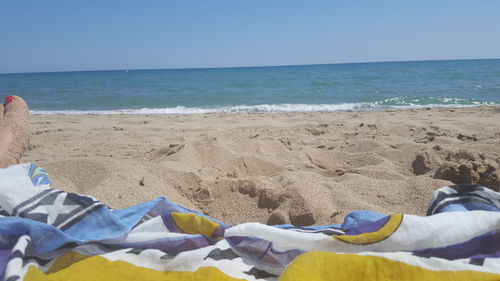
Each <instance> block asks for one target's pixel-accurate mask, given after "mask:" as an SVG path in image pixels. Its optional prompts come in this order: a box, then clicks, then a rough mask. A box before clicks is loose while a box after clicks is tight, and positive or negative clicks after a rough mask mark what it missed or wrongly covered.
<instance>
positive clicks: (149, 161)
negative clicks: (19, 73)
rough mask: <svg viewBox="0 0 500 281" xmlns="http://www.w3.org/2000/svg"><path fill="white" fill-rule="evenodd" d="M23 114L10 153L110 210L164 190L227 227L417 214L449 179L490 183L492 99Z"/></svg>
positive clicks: (499, 122)
mask: <svg viewBox="0 0 500 281" xmlns="http://www.w3.org/2000/svg"><path fill="white" fill-rule="evenodd" d="M30 118H31V119H30V126H31V133H32V135H31V144H30V150H29V151H27V152H26V155H25V156H24V157H23V159H22V162H32V163H36V164H39V165H40V166H42V167H44V168H45V169H46V170H47V171H48V172H49V174H50V176H51V179H52V182H53V187H54V188H58V189H62V190H66V191H70V192H77V193H83V194H90V195H92V196H94V197H96V198H98V199H100V200H101V201H102V202H104V203H105V204H108V205H110V206H111V207H113V208H124V207H128V206H131V205H133V204H137V203H141V202H144V201H146V200H151V199H153V198H156V197H158V196H165V197H166V198H167V199H169V200H171V201H174V202H176V203H178V204H181V205H184V206H186V207H188V208H192V209H194V210H197V211H201V212H203V213H205V214H208V215H210V216H213V217H214V218H217V219H220V220H222V221H224V222H226V223H229V224H236V223H242V222H248V221H258V222H262V223H270V224H280V223H293V224H296V225H309V224H329V223H338V222H341V221H342V218H343V216H344V215H346V214H347V213H348V212H351V211H353V210H358V209H367V210H373V211H378V212H383V213H401V212H403V213H410V214H419V215H425V212H426V207H427V204H428V202H429V200H430V197H431V194H432V192H433V191H434V190H435V189H437V188H439V187H442V186H445V185H448V184H450V183H451V182H450V180H451V181H454V182H473V183H481V184H483V185H486V186H488V187H490V188H493V189H495V190H498V189H499V187H500V183H499V163H500V107H475V108H462V109H430V110H408V111H377V112H368V111H365V112H334V113H321V112H318V113H290V114H202V115H160V116H153V115H146V116H144V115H73V116H61V115H32V116H31V117H30Z"/></svg>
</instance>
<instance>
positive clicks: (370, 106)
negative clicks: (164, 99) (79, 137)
mask: <svg viewBox="0 0 500 281" xmlns="http://www.w3.org/2000/svg"><path fill="white" fill-rule="evenodd" d="M480 105H494V103H475V104H472V105H470V104H469V105H464V104H427V105H419V104H409V105H381V104H378V103H343V104H261V105H236V106H221V107H215V108H202V107H185V106H177V107H169V108H141V109H114V110H31V111H30V113H31V114H61V115H83V114H92V115H110V114H132V115H145V114H152V115H166V114H204V113H287V112H334V111H346V110H358V111H362V110H398V109H399V110H407V109H419V108H427V107H433V108H435V107H447V108H448V107H471V106H480Z"/></svg>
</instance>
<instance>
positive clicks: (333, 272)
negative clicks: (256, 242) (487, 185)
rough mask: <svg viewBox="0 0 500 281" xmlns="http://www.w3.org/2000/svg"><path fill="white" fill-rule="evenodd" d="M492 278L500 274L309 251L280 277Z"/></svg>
mask: <svg viewBox="0 0 500 281" xmlns="http://www.w3.org/2000/svg"><path fill="white" fill-rule="evenodd" d="M299 280H300V281H302V280H308V281H313V280H315V281H323V280H325V281H326V280H335V281H352V280H356V281H361V280H370V281H382V280H383V281H392V280H394V281H396V280H397V281H424V280H425V281H490V280H500V275H498V274H492V273H485V272H477V271H471V270H462V271H435V270H429V269H426V268H422V267H418V266H413V265H409V264H406V263H403V262H399V261H394V260H390V259H387V258H383V257H376V256H362V255H355V254H335V253H329V252H308V253H305V254H302V255H300V256H298V257H297V258H296V259H294V260H293V261H292V262H291V263H290V264H289V265H288V267H287V268H286V269H285V271H284V272H283V274H282V276H281V278H280V281H299Z"/></svg>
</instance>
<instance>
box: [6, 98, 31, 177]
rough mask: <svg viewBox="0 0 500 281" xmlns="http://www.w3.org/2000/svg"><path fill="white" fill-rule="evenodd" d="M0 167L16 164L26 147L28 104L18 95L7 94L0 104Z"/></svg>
mask: <svg viewBox="0 0 500 281" xmlns="http://www.w3.org/2000/svg"><path fill="white" fill-rule="evenodd" d="M0 113H1V114H0V168H6V167H8V166H10V165H14V164H18V163H19V161H20V159H21V156H22V154H23V153H24V151H25V150H26V149H27V148H28V143H29V125H28V105H27V104H26V102H25V101H24V100H23V99H22V98H21V97H18V96H8V97H6V98H5V103H4V104H3V105H0Z"/></svg>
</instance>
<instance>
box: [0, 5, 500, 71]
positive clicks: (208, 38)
mask: <svg viewBox="0 0 500 281" xmlns="http://www.w3.org/2000/svg"><path fill="white" fill-rule="evenodd" d="M499 57H500V1H497V0H489V1H486V0H468V1H462V0H443V1H440V0H419V1H403V0H394V1H385V0H377V1H375V0H367V1H361V0H359V1H350V0H345V1H333V0H325V1H323V0H321V1H306V0H304V1H294V0H246V1H244V0H227V1H222V0H200V1H191V0H178V1H174V0H169V1H166V0H162V1H159V0H158V1H156V0H145V1H127V0H119V1H114V0H98V1H94V0H85V1H68V0H61V1H52V0H43V1H42V0H30V1H27V0H26V1H25V0H10V1H7V0H4V1H0V73H12V72H39V71H67V70H101V69H139V68H193V67H226V66H254V65H289V64H321V63H342V62H364V61H394V60H434V59H468V58H499Z"/></svg>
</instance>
